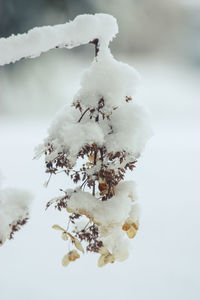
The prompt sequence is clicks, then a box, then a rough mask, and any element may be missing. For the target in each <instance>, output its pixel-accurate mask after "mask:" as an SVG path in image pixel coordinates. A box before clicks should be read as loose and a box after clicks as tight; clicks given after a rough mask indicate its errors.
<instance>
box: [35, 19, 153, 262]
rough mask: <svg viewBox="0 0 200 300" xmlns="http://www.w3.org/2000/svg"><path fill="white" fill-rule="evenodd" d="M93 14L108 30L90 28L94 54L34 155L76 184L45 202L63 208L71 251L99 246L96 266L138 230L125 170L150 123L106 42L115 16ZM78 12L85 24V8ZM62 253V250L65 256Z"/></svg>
mask: <svg viewBox="0 0 200 300" xmlns="http://www.w3.org/2000/svg"><path fill="white" fill-rule="evenodd" d="M93 18H94V20H97V19H95V18H98V20H99V19H101V21H102V23H103V21H105V20H109V18H110V21H109V32H110V33H112V34H111V35H110V36H109V38H108V36H107V33H106V31H105V32H104V31H102V32H101V34H97V35H95V32H94V38H93V39H91V40H90V43H93V44H94V45H95V58H94V61H93V62H92V64H91V66H90V67H89V68H88V69H87V70H86V71H85V73H84V74H83V77H82V80H81V87H80V89H79V90H78V92H77V93H76V94H75V96H74V99H73V101H72V107H71V109H69V110H68V111H66V109H65V108H64V109H63V111H61V112H60V114H59V115H58V116H57V117H56V119H55V120H54V122H53V123H52V125H51V127H50V128H49V130H48V136H47V137H46V138H45V140H44V143H43V144H42V145H41V146H40V147H38V149H37V153H36V156H40V155H41V154H44V155H45V164H46V172H47V173H49V175H50V177H49V178H51V177H52V175H56V174H57V173H58V172H60V171H63V172H65V174H66V175H67V176H69V178H70V179H71V180H72V181H73V183H75V184H76V187H75V188H74V189H65V190H64V191H63V193H64V194H63V195H62V196H60V197H57V198H54V199H53V200H51V201H50V202H48V203H47V207H49V206H50V205H52V204H53V205H54V206H55V208H57V209H58V210H63V209H64V210H65V211H66V212H67V213H68V214H69V221H68V223H67V224H66V225H65V226H63V227H64V229H61V230H62V231H63V232H62V238H63V240H65V241H66V242H67V243H70V244H71V246H72V247H75V248H76V250H72V251H80V252H82V253H84V252H85V251H84V248H85V249H86V251H91V252H96V253H99V254H100V258H99V261H98V265H99V266H104V265H106V264H107V263H113V262H114V261H123V260H124V259H126V258H127V257H128V242H127V237H128V238H133V237H134V236H135V235H136V232H137V230H138V226H139V221H138V220H139V210H138V205H137V199H136V191H135V185H134V183H133V182H131V181H125V174H126V172H127V171H133V170H134V168H135V166H136V162H137V160H138V158H139V157H140V154H141V152H142V151H143V149H144V146H145V144H146V142H147V140H148V139H149V138H150V136H151V128H150V126H149V120H148V115H147V113H146V111H145V110H144V108H143V107H142V106H141V105H139V104H137V103H136V100H135V95H136V89H137V83H138V79H139V75H138V73H137V71H136V70H135V69H134V68H132V67H130V66H129V65H127V64H124V63H122V62H119V61H117V60H115V59H114V57H113V56H112V54H111V52H110V49H109V47H108V45H109V41H111V40H112V38H113V37H114V36H115V34H116V33H117V31H118V29H116V28H117V25H116V24H117V23H116V20H115V21H113V20H114V19H113V17H110V16H106V17H105V15H101V14H100V15H94V16H93ZM84 20H85V22H86V23H85V24H87V16H85V18H84ZM111 20H112V21H111ZM94 22H96V21H94ZM112 26H113V27H112ZM110 27H111V28H110ZM71 46H72V47H73V45H71ZM65 227H66V228H65ZM55 229H58V228H55ZM102 249H106V252H105V253H101V252H102V251H104V250H102ZM68 260H69V256H66V257H65V260H64V262H65V264H68Z"/></svg>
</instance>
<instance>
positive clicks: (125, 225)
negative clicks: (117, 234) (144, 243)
mask: <svg viewBox="0 0 200 300" xmlns="http://www.w3.org/2000/svg"><path fill="white" fill-rule="evenodd" d="M130 227H131V224H128V223H124V225H123V226H122V230H124V231H127V230H129V228H130Z"/></svg>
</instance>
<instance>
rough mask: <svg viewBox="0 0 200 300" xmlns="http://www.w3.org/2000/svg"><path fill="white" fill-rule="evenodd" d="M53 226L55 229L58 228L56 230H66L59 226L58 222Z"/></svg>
mask: <svg viewBox="0 0 200 300" xmlns="http://www.w3.org/2000/svg"><path fill="white" fill-rule="evenodd" d="M52 228H53V229H56V230H62V231H65V229H64V228H62V227H61V226H59V225H57V224H55V225H53V226H52Z"/></svg>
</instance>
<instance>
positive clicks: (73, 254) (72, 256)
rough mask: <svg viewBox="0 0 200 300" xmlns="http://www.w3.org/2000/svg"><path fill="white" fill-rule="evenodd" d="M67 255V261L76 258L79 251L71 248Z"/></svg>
mask: <svg viewBox="0 0 200 300" xmlns="http://www.w3.org/2000/svg"><path fill="white" fill-rule="evenodd" d="M68 257H69V261H74V260H76V259H77V258H79V257H80V255H79V253H78V252H77V250H72V251H70V252H69V253H68Z"/></svg>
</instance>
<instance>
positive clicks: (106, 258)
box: [104, 253, 115, 264]
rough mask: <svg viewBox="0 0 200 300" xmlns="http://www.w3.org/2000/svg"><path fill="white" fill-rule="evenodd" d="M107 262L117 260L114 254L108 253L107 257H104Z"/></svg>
mask: <svg viewBox="0 0 200 300" xmlns="http://www.w3.org/2000/svg"><path fill="white" fill-rule="evenodd" d="M104 262H105V264H108V263H111V264H113V263H114V262H115V258H114V255H113V254H110V253H109V254H108V255H106V257H105V259H104Z"/></svg>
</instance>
